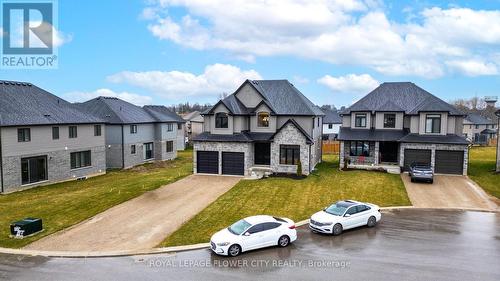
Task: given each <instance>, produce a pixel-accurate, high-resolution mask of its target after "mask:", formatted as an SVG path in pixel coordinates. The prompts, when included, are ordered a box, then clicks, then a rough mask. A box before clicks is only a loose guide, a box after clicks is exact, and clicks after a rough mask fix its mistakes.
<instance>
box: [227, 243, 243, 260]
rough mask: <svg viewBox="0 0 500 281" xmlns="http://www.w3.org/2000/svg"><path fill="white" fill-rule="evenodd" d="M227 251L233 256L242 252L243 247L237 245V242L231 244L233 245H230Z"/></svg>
mask: <svg viewBox="0 0 500 281" xmlns="http://www.w3.org/2000/svg"><path fill="white" fill-rule="evenodd" d="M227 253H228V255H230V256H231V257H236V256H237V255H239V254H240V253H241V247H240V246H239V245H236V244H234V245H231V247H229V249H228V250H227Z"/></svg>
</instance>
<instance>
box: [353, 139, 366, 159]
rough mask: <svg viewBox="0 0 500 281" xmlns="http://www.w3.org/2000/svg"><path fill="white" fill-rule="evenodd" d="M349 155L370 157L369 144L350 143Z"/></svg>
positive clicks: (364, 142) (360, 142)
mask: <svg viewBox="0 0 500 281" xmlns="http://www.w3.org/2000/svg"><path fill="white" fill-rule="evenodd" d="M349 155H351V156H365V157H367V156H370V143H369V142H367V141H351V144H350V152H349Z"/></svg>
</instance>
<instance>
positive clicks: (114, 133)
mask: <svg viewBox="0 0 500 281" xmlns="http://www.w3.org/2000/svg"><path fill="white" fill-rule="evenodd" d="M76 105H77V106H78V107H79V108H81V109H82V110H85V111H86V112H88V113H90V114H92V115H94V116H96V117H98V118H100V119H103V120H104V121H105V123H106V132H107V134H106V166H107V168H130V167H133V166H135V165H139V164H143V163H145V162H150V161H154V160H160V161H161V160H170V159H174V158H175V157H176V156H177V147H176V146H177V128H178V126H177V124H178V123H179V122H181V121H179V120H176V119H174V118H172V117H171V116H170V114H165V113H164V112H165V110H168V109H166V108H160V107H155V106H150V107H145V108H142V107H139V106H136V105H133V104H131V103H128V102H126V101H123V100H121V99H118V98H115V97H97V98H95V99H92V100H89V101H87V102H84V103H79V104H76Z"/></svg>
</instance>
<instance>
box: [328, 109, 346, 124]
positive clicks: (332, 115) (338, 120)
mask: <svg viewBox="0 0 500 281" xmlns="http://www.w3.org/2000/svg"><path fill="white" fill-rule="evenodd" d="M323 112H324V113H325V116H324V117H323V124H342V117H341V116H340V114H339V112H338V111H337V110H335V111H333V110H324V109H323Z"/></svg>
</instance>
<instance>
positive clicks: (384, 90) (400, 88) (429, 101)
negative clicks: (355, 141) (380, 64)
mask: <svg viewBox="0 0 500 281" xmlns="http://www.w3.org/2000/svg"><path fill="white" fill-rule="evenodd" d="M352 111H372V112H374V111H403V112H405V113H406V114H418V113H419V112H428V111H440V112H448V113H449V114H450V115H464V113H463V112H460V111H459V110H458V109H456V108H455V107H454V106H452V105H451V104H449V103H447V102H445V101H443V100H441V99H440V98H438V97H436V96H434V95H432V94H431V93H429V92H427V91H426V90H424V89H422V88H420V87H418V86H417V85H415V84H413V83H411V82H385V83H382V84H381V85H380V86H378V87H377V88H376V89H375V90H373V91H371V92H370V93H368V94H367V95H366V96H364V97H363V98H362V99H360V100H359V101H358V102H356V103H354V104H353V105H352V106H350V107H349V108H347V109H346V110H344V111H343V112H342V114H349V113H351V112H352Z"/></svg>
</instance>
